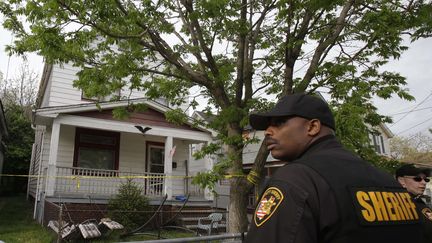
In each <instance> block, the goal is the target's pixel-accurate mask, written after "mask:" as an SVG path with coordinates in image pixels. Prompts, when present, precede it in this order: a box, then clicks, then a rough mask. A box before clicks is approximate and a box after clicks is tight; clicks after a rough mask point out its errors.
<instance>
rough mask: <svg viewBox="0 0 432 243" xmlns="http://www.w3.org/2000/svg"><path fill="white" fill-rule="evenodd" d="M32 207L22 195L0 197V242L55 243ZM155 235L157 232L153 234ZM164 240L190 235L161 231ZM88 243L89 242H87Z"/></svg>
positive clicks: (115, 236) (116, 236)
mask: <svg viewBox="0 0 432 243" xmlns="http://www.w3.org/2000/svg"><path fill="white" fill-rule="evenodd" d="M32 216H33V206H32V203H31V202H28V201H26V199H25V196H24V195H20V196H12V197H0V240H2V241H4V242H5V243H15V242H17V243H21V242H26V243H39V242H41V243H49V242H56V239H57V238H56V237H57V236H56V235H55V234H54V233H53V232H52V231H51V230H49V229H46V228H44V227H42V226H41V225H40V224H38V223H36V221H34V220H33V219H32ZM154 233H155V234H157V232H154ZM161 235H162V236H163V237H164V238H180V237H191V236H193V234H192V233H188V232H179V231H162V234H161ZM155 239H157V238H156V237H154V236H148V235H136V236H130V237H127V238H120V235H119V234H118V233H117V234H115V233H113V234H111V235H109V237H105V238H100V239H95V240H92V241H90V242H125V241H143V240H155ZM87 242H89V241H87Z"/></svg>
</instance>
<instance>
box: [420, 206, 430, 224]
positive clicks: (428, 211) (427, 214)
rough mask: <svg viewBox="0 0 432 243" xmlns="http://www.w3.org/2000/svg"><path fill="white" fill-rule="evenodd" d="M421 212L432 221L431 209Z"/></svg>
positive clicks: (424, 209)
mask: <svg viewBox="0 0 432 243" xmlns="http://www.w3.org/2000/svg"><path fill="white" fill-rule="evenodd" d="M421 212H422V214H423V215H424V216H425V217H426V218H427V219H429V220H431V221H432V210H431V209H430V208H423V209H422V211H421Z"/></svg>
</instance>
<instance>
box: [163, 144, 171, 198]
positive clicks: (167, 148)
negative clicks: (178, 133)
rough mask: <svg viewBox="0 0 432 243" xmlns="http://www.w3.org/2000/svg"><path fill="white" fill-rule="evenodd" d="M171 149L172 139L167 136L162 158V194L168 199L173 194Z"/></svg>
mask: <svg viewBox="0 0 432 243" xmlns="http://www.w3.org/2000/svg"><path fill="white" fill-rule="evenodd" d="M172 149H173V137H171V136H169V137H166V139H165V158H164V174H165V176H166V177H165V183H164V194H165V193H166V194H167V195H168V199H171V198H172V195H173V192H172V188H173V180H172V178H171V176H172V152H173V151H172Z"/></svg>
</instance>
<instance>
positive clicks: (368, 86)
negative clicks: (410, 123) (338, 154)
mask: <svg viewBox="0 0 432 243" xmlns="http://www.w3.org/2000/svg"><path fill="white" fill-rule="evenodd" d="M430 9H431V4H430V1H424V0H413V1H401V0H366V1H354V0H348V1H341V0H327V1H317V0H281V1H276V0H241V1H239V0H200V1H194V0H174V1H172V0H158V1H150V0H148V1H129V0H104V1H100V0H93V1H87V0H80V1H76V0H74V1H72V0H26V1H24V0H13V1H12V0H10V1H6V2H2V3H0V11H1V12H2V13H3V14H4V15H5V16H6V20H5V22H4V26H5V27H6V28H8V29H10V30H12V31H14V33H15V34H16V37H17V39H16V40H15V43H14V45H12V46H9V47H8V50H9V51H10V52H11V53H16V54H22V53H25V52H29V51H30V52H31V51H35V52H38V53H39V54H40V55H42V56H44V58H45V60H46V61H47V62H49V63H65V62H72V63H74V65H76V66H78V67H81V69H82V71H81V72H79V73H78V77H79V78H78V80H76V81H75V86H76V87H79V88H81V89H83V90H84V91H85V93H86V95H89V96H97V95H103V96H104V95H108V94H110V93H111V92H112V91H114V90H118V89H120V88H122V87H128V88H130V89H131V90H143V91H146V93H147V96H148V97H149V98H158V97H161V96H162V97H166V98H167V99H168V100H169V101H170V102H171V103H173V104H179V103H182V102H183V101H185V100H188V99H189V98H191V102H190V104H191V106H192V108H195V107H196V106H197V104H198V103H199V102H198V101H199V98H205V99H206V100H207V101H208V102H206V108H205V110H206V111H212V112H213V113H217V116H216V118H215V119H214V121H213V122H212V123H211V124H210V127H211V128H213V129H216V130H217V131H218V132H219V134H220V135H219V136H220V137H219V138H220V139H219V141H220V142H221V143H224V144H225V145H226V146H227V153H228V156H227V157H228V158H229V159H230V160H231V163H230V167H229V171H228V172H229V173H232V174H241V173H242V149H243V147H244V145H245V141H244V140H243V139H242V136H241V134H242V131H243V128H244V127H245V126H246V125H247V115H248V114H249V113H250V112H251V111H259V110H262V109H263V108H266V107H269V106H271V103H270V102H269V100H271V99H270V98H268V97H280V96H282V95H286V94H291V93H294V92H308V93H311V92H314V91H324V92H326V93H328V94H329V99H330V100H331V104H332V105H333V107H334V110H335V111H336V112H337V113H338V115H337V116H338V122H339V123H340V124H339V125H338V126H339V127H341V126H342V125H347V128H346V129H345V127H343V128H340V130H338V134H339V136H342V137H341V138H342V140H343V141H344V142H345V143H346V145H347V146H348V147H350V148H352V149H354V150H356V151H357V152H360V151H362V149H363V147H364V142H366V137H365V136H367V134H366V130H367V129H366V126H365V124H364V123H363V122H365V123H371V124H372V125H373V124H377V123H378V122H380V121H388V118H386V117H383V116H380V115H378V114H376V108H375V107H374V106H373V104H372V103H371V99H372V97H380V98H383V99H388V98H390V97H392V96H399V97H401V98H403V99H407V100H411V99H412V96H410V95H409V94H408V93H407V92H406V90H405V89H404V88H403V86H404V85H405V84H406V81H405V78H404V77H402V76H401V75H399V74H398V73H394V72H388V71H385V70H383V69H382V68H381V67H382V66H383V65H384V64H385V63H387V62H388V61H389V60H390V59H393V58H399V57H400V55H401V53H402V52H403V51H404V50H406V49H407V47H406V46H404V45H403V44H402V43H403V42H402V40H403V36H404V35H406V36H408V38H411V40H413V41H414V40H416V39H418V38H423V37H428V36H430V33H431V32H430V31H431V28H430V27H431V25H432V24H431V22H432V21H431V13H432V11H430ZM21 16H24V17H25V19H26V20H27V22H28V23H29V26H30V27H29V28H27V27H26V25H24V24H23V23H22V22H20V17H21ZM191 88H193V89H194V90H198V94H197V95H196V96H193V97H189V95H188V94H189V93H188V91H189V90H190V89H191ZM117 98H127V95H126V96H124V97H121V96H120V97H117ZM169 117H170V119H177V120H180V121H181V119H182V118H181V117H180V116H179V113H178V112H174V113H173V114H171V115H170V116H169ZM347 117H350V118H349V119H348V118H347ZM351 118H355V119H354V120H353V119H351ZM348 128H352V129H354V130H355V132H353V133H350V132H349V131H348ZM358 135H361V137H358ZM260 151H261V152H260V153H259V154H258V156H257V159H256V160H255V165H254V167H253V168H252V170H251V171H253V172H254V174H258V175H259V174H260V173H261V171H262V169H263V166H264V162H265V158H266V156H267V153H268V152H267V151H266V150H265V148H261V149H260ZM252 186H253V185H252V183H250V180H246V178H245V177H236V178H233V179H231V188H236V189H237V190H232V191H231V201H230V219H231V220H230V230H231V231H237V232H238V231H244V230H246V227H247V219H246V212H245V210H244V209H245V208H246V207H245V203H246V200H245V198H246V196H245V195H246V194H247V192H248V190H249V189H250V188H251V187H252Z"/></svg>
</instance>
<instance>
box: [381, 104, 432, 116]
mask: <svg viewBox="0 0 432 243" xmlns="http://www.w3.org/2000/svg"><path fill="white" fill-rule="evenodd" d="M431 108H432V106H429V107H425V108H421V109H417V110H411V111H404V112H398V113H393V114H390V115H388V116H396V115H402V114H406V113H410V112H413V111H422V110H427V109H431Z"/></svg>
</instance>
